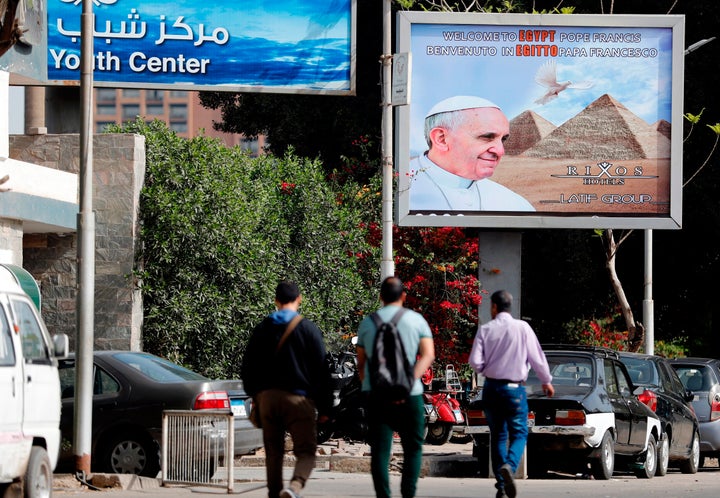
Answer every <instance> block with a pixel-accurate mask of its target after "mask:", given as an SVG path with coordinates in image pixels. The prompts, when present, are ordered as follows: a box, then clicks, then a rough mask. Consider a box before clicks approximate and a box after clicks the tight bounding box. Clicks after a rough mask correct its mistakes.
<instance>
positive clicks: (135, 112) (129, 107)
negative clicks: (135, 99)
mask: <svg viewBox="0 0 720 498" xmlns="http://www.w3.org/2000/svg"><path fill="white" fill-rule="evenodd" d="M139 115H140V104H123V106H122V118H123V120H126V121H128V120H131V121H134V120H135V118H136V117H138V116H139Z"/></svg>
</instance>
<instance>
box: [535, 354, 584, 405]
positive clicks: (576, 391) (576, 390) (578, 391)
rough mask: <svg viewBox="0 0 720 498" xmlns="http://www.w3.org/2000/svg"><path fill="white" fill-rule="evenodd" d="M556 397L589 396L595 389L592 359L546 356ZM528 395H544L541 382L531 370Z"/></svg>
mask: <svg viewBox="0 0 720 498" xmlns="http://www.w3.org/2000/svg"><path fill="white" fill-rule="evenodd" d="M546 357H547V361H548V366H549V367H550V373H551V374H552V376H553V380H552V384H553V387H554V388H555V395H556V396H562V395H574V396H577V395H582V394H587V393H588V392H590V390H591V389H592V387H593V379H594V378H595V375H594V373H593V363H592V361H591V360H590V358H582V357H577V356H567V355H563V356H555V355H546ZM527 388H528V394H533V393H536V392H537V393H542V388H541V386H540V380H539V379H538V378H537V375H536V374H535V371H534V370H532V369H531V370H530V373H529V375H528V379H527Z"/></svg>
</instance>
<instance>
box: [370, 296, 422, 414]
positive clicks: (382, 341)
mask: <svg viewBox="0 0 720 498" xmlns="http://www.w3.org/2000/svg"><path fill="white" fill-rule="evenodd" d="M405 311H406V310H405V308H400V309H399V310H398V312H397V313H395V316H393V317H392V320H390V321H389V322H383V321H382V320H381V319H380V316H379V315H378V314H377V313H373V314H372V315H370V317H371V318H372V320H373V322H374V323H375V328H376V329H377V334H376V335H375V343H374V344H373V354H372V356H370V364H369V371H370V386H371V388H372V394H373V396H377V397H378V398H380V399H382V400H385V401H402V400H405V399H407V398H408V397H409V396H410V391H411V390H412V387H413V385H414V384H415V375H414V373H413V368H414V367H413V366H411V365H410V362H409V361H408V358H407V355H406V354H405V347H404V346H403V343H402V340H401V339H400V334H399V333H398V329H397V324H398V322H399V321H400V318H401V317H402V315H403V313H405Z"/></svg>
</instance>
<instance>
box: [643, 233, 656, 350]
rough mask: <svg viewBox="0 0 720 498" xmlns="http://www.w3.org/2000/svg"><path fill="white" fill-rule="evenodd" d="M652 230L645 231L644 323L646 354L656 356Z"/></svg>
mask: <svg viewBox="0 0 720 498" xmlns="http://www.w3.org/2000/svg"><path fill="white" fill-rule="evenodd" d="M652 235H653V234H652V230H651V229H647V230H645V283H644V288H645V297H644V299H643V321H644V322H645V354H655V323H654V320H655V317H654V311H653V294H652V281H653V277H652V265H653V261H652V241H653V238H652Z"/></svg>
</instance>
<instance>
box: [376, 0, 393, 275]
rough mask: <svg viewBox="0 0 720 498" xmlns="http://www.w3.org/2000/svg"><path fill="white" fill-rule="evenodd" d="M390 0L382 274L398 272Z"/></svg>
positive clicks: (386, 4)
mask: <svg viewBox="0 0 720 498" xmlns="http://www.w3.org/2000/svg"><path fill="white" fill-rule="evenodd" d="M391 20H392V17H391V9H390V0H383V55H382V58H381V60H382V95H383V97H382V106H383V110H382V259H381V261H380V278H381V280H384V279H385V277H389V276H392V275H394V274H395V263H394V261H393V257H392V254H393V239H392V237H393V209H392V207H393V171H394V166H393V159H392V150H393V140H392V130H393V121H392V112H393V108H392V91H391V90H392V81H391V79H392V46H391V36H392V23H391Z"/></svg>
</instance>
